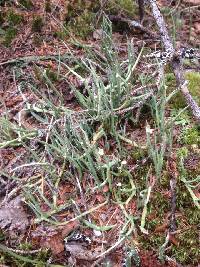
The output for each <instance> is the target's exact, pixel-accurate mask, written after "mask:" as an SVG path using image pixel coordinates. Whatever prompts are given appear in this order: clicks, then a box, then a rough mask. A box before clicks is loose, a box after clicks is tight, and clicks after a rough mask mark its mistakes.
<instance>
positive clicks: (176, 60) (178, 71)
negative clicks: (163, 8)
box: [149, 0, 200, 123]
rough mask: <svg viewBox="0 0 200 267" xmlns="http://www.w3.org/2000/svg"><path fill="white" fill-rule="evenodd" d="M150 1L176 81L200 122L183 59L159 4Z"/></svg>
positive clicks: (199, 109) (153, 0)
mask: <svg viewBox="0 0 200 267" xmlns="http://www.w3.org/2000/svg"><path fill="white" fill-rule="evenodd" d="M149 3H150V5H151V9H152V13H153V16H154V19H155V21H156V23H157V25H158V28H159V32H160V36H161V41H162V43H163V46H164V48H165V50H167V51H170V52H171V62H172V67H173V71H174V74H175V77H176V83H177V86H178V87H179V88H180V91H181V92H182V94H183V96H184V98H185V100H186V103H187V105H188V106H190V108H191V110H192V113H193V116H194V118H195V119H196V120H197V121H198V123H200V108H199V106H198V104H197V103H196V101H195V100H194V99H193V98H192V96H191V94H190V93H189V90H188V88H187V82H186V81H185V78H184V74H183V69H182V59H181V57H180V55H177V54H176V53H175V49H174V47H173V44H172V40H171V38H170V36H169V33H168V30H167V27H166V24H165V21H164V18H163V16H162V14H161V12H160V10H159V8H158V6H157V2H156V0H149Z"/></svg>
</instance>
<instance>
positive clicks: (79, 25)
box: [66, 10, 95, 38]
mask: <svg viewBox="0 0 200 267" xmlns="http://www.w3.org/2000/svg"><path fill="white" fill-rule="evenodd" d="M94 19H95V13H92V12H89V11H87V10H85V11H84V12H83V13H82V14H81V15H80V16H77V17H75V18H74V19H72V20H70V21H69V22H67V23H66V30H67V32H68V33H69V35H76V36H79V37H81V38H86V37H87V36H88V35H89V34H90V33H92V32H93V31H94Z"/></svg>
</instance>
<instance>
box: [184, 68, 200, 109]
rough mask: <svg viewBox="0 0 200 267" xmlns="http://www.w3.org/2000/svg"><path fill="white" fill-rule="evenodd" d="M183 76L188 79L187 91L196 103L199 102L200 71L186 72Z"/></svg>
mask: <svg viewBox="0 0 200 267" xmlns="http://www.w3.org/2000/svg"><path fill="white" fill-rule="evenodd" d="M185 78H186V79H187V80H188V81H189V85H188V87H189V91H190V93H191V95H192V96H193V97H194V98H195V100H196V101H197V103H198V104H200V73H199V72H188V73H186V75H185Z"/></svg>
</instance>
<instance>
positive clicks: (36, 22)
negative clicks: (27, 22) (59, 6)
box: [32, 16, 44, 32]
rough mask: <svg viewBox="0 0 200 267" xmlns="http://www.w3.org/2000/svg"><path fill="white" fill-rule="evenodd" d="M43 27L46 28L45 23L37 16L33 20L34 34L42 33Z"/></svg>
mask: <svg viewBox="0 0 200 267" xmlns="http://www.w3.org/2000/svg"><path fill="white" fill-rule="evenodd" d="M43 26H44V22H43V19H42V17H40V16H36V17H35V18H33V21H32V31H33V32H41V31H42V27H43Z"/></svg>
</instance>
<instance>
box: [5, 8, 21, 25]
mask: <svg viewBox="0 0 200 267" xmlns="http://www.w3.org/2000/svg"><path fill="white" fill-rule="evenodd" d="M6 20H7V22H8V24H9V26H16V25H18V24H20V23H21V22H22V21H23V16H22V15H20V14H17V13H15V12H14V11H13V10H11V11H10V12H8V14H7V17H6Z"/></svg>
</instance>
